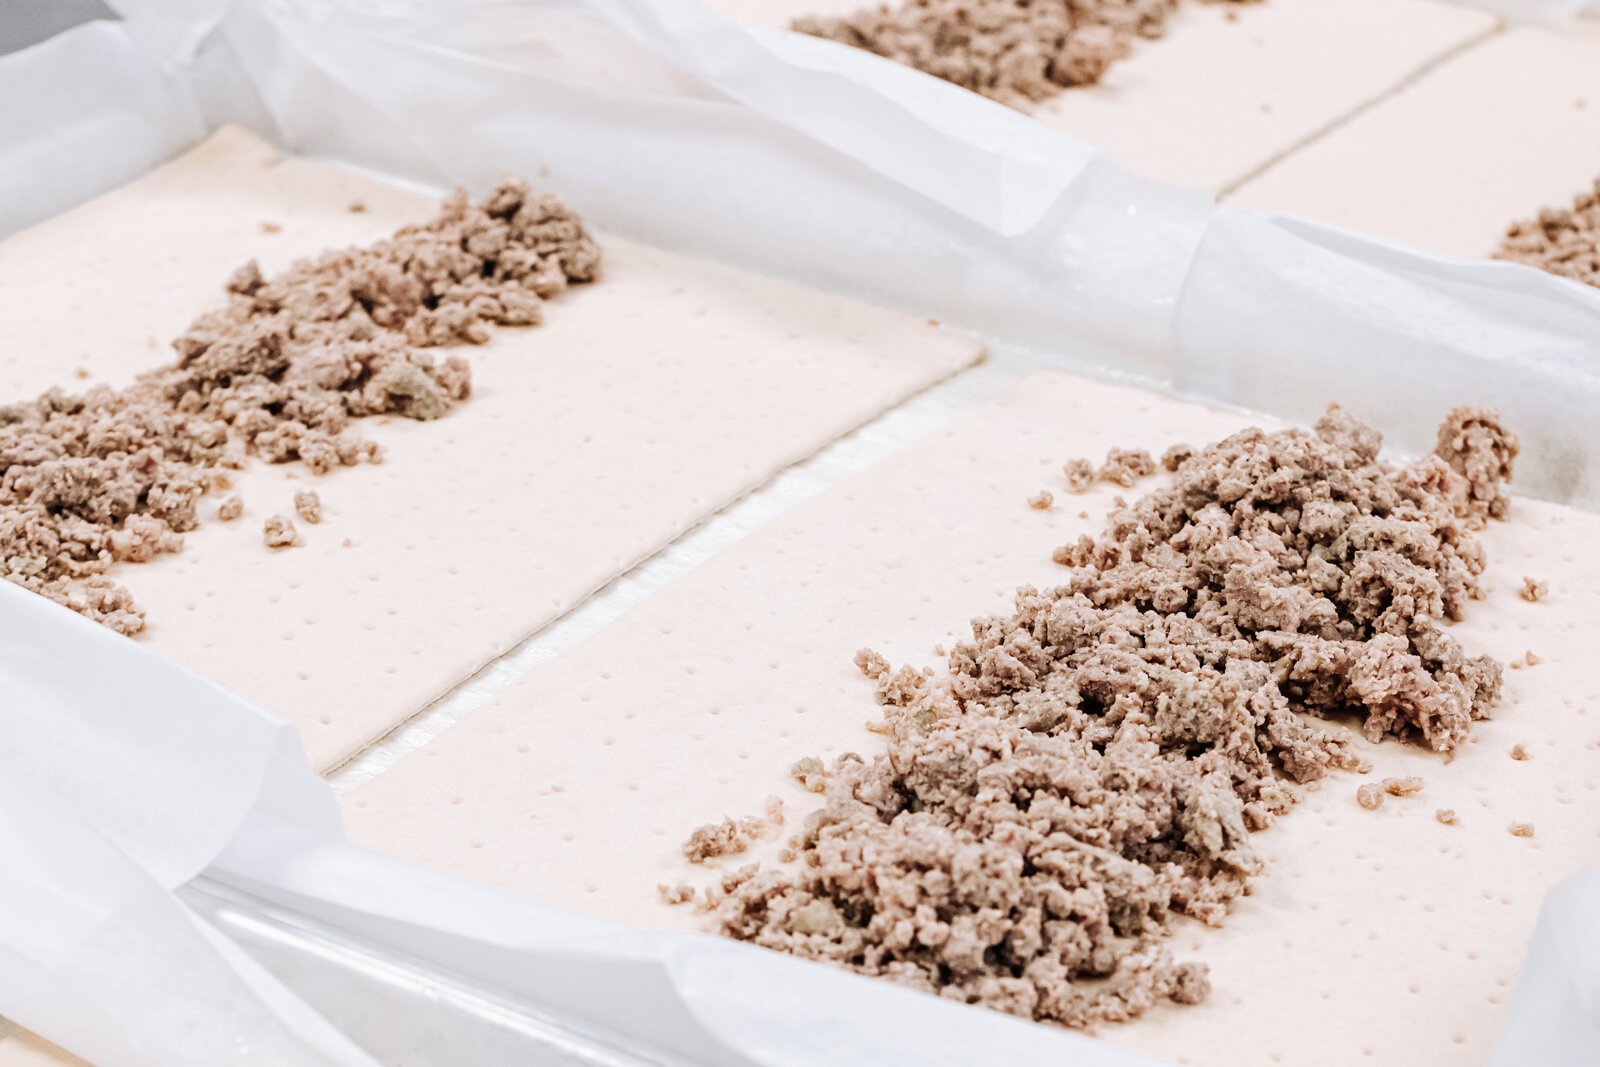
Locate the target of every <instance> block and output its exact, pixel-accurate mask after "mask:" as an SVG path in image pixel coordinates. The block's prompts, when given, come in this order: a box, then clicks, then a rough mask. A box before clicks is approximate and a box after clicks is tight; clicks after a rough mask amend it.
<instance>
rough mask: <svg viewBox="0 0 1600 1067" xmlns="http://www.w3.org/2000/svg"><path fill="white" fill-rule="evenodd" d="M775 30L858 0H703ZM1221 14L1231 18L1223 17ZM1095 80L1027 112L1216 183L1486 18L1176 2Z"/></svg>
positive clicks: (1452, 11)
mask: <svg viewBox="0 0 1600 1067" xmlns="http://www.w3.org/2000/svg"><path fill="white" fill-rule="evenodd" d="M711 6H712V7H715V8H717V9H718V10H720V11H722V12H723V13H724V14H726V15H728V16H729V17H731V18H734V19H736V20H738V21H741V22H746V23H755V24H763V25H773V26H782V25H787V24H788V22H789V20H791V19H793V18H795V17H796V16H799V15H813V14H814V15H845V14H849V13H850V12H852V11H855V10H858V9H860V8H862V7H868V6H871V4H870V2H869V0H711ZM1230 15H1231V16H1232V17H1231V18H1230ZM1168 25H1169V32H1168V33H1167V35H1166V37H1164V38H1162V39H1160V40H1155V41H1140V42H1138V43H1137V44H1136V45H1135V46H1134V51H1133V54H1132V55H1130V56H1128V57H1127V58H1125V59H1123V60H1121V61H1119V62H1118V63H1116V64H1115V65H1114V66H1112V68H1111V69H1110V71H1109V72H1108V73H1107V74H1106V77H1105V79H1104V80H1103V81H1102V82H1101V83H1100V84H1099V85H1096V86H1092V87H1088V88H1082V89H1072V90H1068V91H1067V92H1064V93H1062V94H1060V95H1058V96H1056V97H1054V98H1052V99H1050V100H1048V101H1045V102H1043V103H1041V104H1038V105H1037V106H1035V107H1034V109H1033V114H1034V115H1035V116H1037V117H1038V118H1039V119H1040V120H1041V121H1042V122H1045V123H1047V124H1049V125H1051V126H1054V127H1055V128H1057V129H1059V130H1062V131H1063V132H1065V133H1069V134H1071V135H1072V136H1073V137H1076V138H1078V139H1079V140H1082V141H1084V142H1086V143H1088V144H1091V145H1093V146H1095V147H1096V148H1101V149H1104V150H1106V151H1107V152H1108V153H1109V154H1110V155H1111V157H1112V158H1113V159H1115V160H1116V161H1117V162H1119V163H1121V164H1122V165H1123V166H1125V167H1127V168H1128V169H1129V170H1132V171H1134V172H1135V173H1138V174H1142V175H1145V176H1146V177H1151V178H1160V179H1163V180H1166V181H1174V182H1179V183H1182V184H1184V185H1197V186H1202V187H1204V188H1207V189H1212V190H1220V189H1224V188H1226V187H1228V186H1229V185H1231V184H1232V183H1234V182H1237V181H1239V180H1241V179H1243V178H1244V177H1245V176H1247V175H1248V174H1250V173H1252V172H1253V171H1254V170H1255V169H1256V168H1258V167H1260V166H1262V165H1264V164H1266V163H1268V162H1269V161H1270V160H1272V159H1273V158H1275V157H1276V156H1278V155H1280V154H1281V153H1284V152H1286V151H1288V150H1289V149H1291V148H1293V147H1294V146H1295V145H1297V144H1298V143H1300V142H1301V141H1302V140H1303V139H1305V138H1307V137H1310V136H1311V135H1313V134H1315V133H1316V132H1317V131H1319V130H1321V129H1323V128H1324V127H1326V126H1327V125H1329V124H1330V123H1332V122H1335V121H1336V120H1338V119H1339V118H1341V117H1342V116H1344V115H1347V114H1349V113H1350V112H1352V111H1354V110H1356V109H1357V108H1359V107H1361V106H1362V105H1364V104H1367V103H1370V102H1371V101H1373V100H1376V99H1378V98H1379V97H1381V96H1383V95H1384V94H1385V93H1387V92H1388V91H1390V90H1391V89H1393V88H1394V87H1395V86H1397V85H1399V84H1400V83H1401V82H1403V81H1404V80H1405V79H1406V78H1408V77H1410V76H1412V75H1413V74H1415V73H1416V72H1417V71H1419V70H1421V69H1423V68H1424V67H1425V66H1426V65H1427V64H1429V63H1430V62H1433V61H1434V60H1437V59H1438V58H1439V57H1441V56H1443V55H1446V54H1447V53H1449V52H1450V51H1451V50H1452V49H1455V48H1459V47H1460V46H1462V45H1463V44H1465V43H1466V42H1468V41H1471V40H1472V39H1473V38H1475V37H1478V36H1480V35H1482V34H1484V33H1487V32H1489V31H1490V30H1491V29H1492V28H1493V27H1494V26H1495V18H1494V16H1492V15H1489V14H1487V13H1485V12H1482V11H1476V10H1473V9H1471V8H1469V7H1466V6H1464V5H1462V4H1459V3H1446V2H1443V0H1336V2H1329V0H1265V2H1263V3H1259V4H1237V5H1235V4H1206V3H1199V2H1194V0H1191V2H1188V3H1185V4H1184V5H1183V7H1182V8H1181V9H1180V10H1179V12H1178V13H1177V14H1176V15H1175V16H1173V18H1172V19H1171V21H1170V22H1169V24H1168Z"/></svg>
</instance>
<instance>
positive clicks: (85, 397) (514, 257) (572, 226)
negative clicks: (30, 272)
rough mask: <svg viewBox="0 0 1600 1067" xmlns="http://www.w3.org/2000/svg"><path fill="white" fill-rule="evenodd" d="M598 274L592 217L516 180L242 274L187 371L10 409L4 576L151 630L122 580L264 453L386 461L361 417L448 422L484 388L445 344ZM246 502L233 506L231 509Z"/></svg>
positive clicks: (525, 314) (4, 436)
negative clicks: (359, 241)
mask: <svg viewBox="0 0 1600 1067" xmlns="http://www.w3.org/2000/svg"><path fill="white" fill-rule="evenodd" d="M261 226H262V229H263V230H266V231H267V232H269V233H276V232H277V231H278V229H279V227H278V226H277V224H275V223H271V222H263V223H262V224H261ZM598 271H599V250H598V249H597V247H596V246H595V244H594V241H593V240H592V239H591V238H590V236H589V234H588V232H587V231H586V230H585V229H584V227H583V224H582V223H581V222H580V221H579V220H578V218H577V217H576V216H575V215H573V214H572V213H571V212H570V211H568V210H567V209H566V208H565V207H564V206H563V205H562V204H561V203H560V201H558V200H555V199H553V198H551V197H546V196H537V195H534V194H533V193H531V192H529V191H528V189H527V187H526V186H525V185H524V184H523V183H521V182H520V181H518V180H515V179H507V180H505V181H503V182H502V183H501V184H500V185H499V186H498V187H497V188H496V189H495V190H494V191H493V192H492V193H491V194H490V195H489V197H488V198H487V199H486V200H485V201H483V202H482V203H481V204H471V203H469V202H468V200H467V198H466V195H465V194H464V193H461V192H459V191H458V192H457V193H455V194H454V195H452V196H451V197H450V198H449V199H447V200H446V201H445V203H444V205H443V207H442V208H441V209H440V211H439V213H438V214H437V215H436V216H435V217H434V218H433V219H431V220H429V221H428V222H425V223H423V224H421V225H417V226H407V227H404V228H403V229H401V230H400V231H399V232H397V233H396V234H395V235H394V236H392V237H390V238H387V239H385V240H381V241H377V242H375V243H373V244H371V245H368V246H366V247H362V248H350V249H343V250H340V251H334V252H327V253H324V254H323V255H320V256H316V257H312V258H310V259H305V260H301V261H299V262H297V263H296V264H295V265H294V266H292V267H290V268H289V269H288V270H287V271H285V272H284V273H282V274H279V275H275V276H272V277H270V278H269V277H267V276H265V275H264V274H263V273H262V271H261V269H260V267H259V266H258V265H257V264H256V263H255V262H253V261H252V262H249V263H246V264H244V265H243V266H241V267H240V268H238V269H237V270H235V271H234V272H233V273H232V274H230V275H229V276H228V278H227V279H226V282H225V284H224V290H225V292H226V293H227V303H226V305H225V306H223V307H221V308H219V309H218V310H215V311H211V312H208V313H207V314H205V315H202V316H201V317H200V318H198V319H196V320H195V322H194V323H193V324H192V325H191V326H190V327H189V329H188V330H186V331H185V332H184V333H183V334H182V335H181V336H180V337H178V338H177V340H175V341H174V342H173V348H174V350H175V351H176V354H177V360H176V362H174V363H172V364H170V365H168V366H166V367H162V368H160V369H157V370H154V371H151V372H149V373H147V374H144V375H142V376H140V377H139V378H137V379H136V380H135V381H134V382H133V383H132V384H131V385H129V386H127V387H126V388H124V389H120V390H113V389H110V388H108V387H106V386H95V387H92V388H90V389H88V390H86V391H85V392H84V393H82V394H81V395H71V394H68V393H66V392H64V391H62V390H59V389H53V390H51V391H49V392H47V393H45V394H44V395H42V396H40V397H39V398H37V399H35V400H32V401H28V402H25V403H18V404H11V405H9V406H5V407H0V471H3V472H4V475H5V476H4V478H3V479H0V577H4V578H6V579H8V580H10V581H12V582H14V583H16V584H18V585H21V586H22V587H24V588H26V589H29V590H32V591H33V592H36V593H39V594H40V595H42V596H45V597H47V598H49V599H50V600H53V601H55V602H56V603H59V604H63V605H65V606H67V607H69V608H71V609H73V610H74V611H77V612H80V613H81V614H83V615H86V616H88V617H89V618H91V619H94V620H96V621H98V622H101V623H104V624H105V625H107V626H110V627H111V628H112V629H114V630H116V631H117V632H119V633H124V634H130V635H131V634H135V633H138V632H139V631H140V630H141V629H143V627H144V614H143V612H142V611H140V610H139V608H138V607H137V606H136V605H135V604H134V601H133V596H132V594H131V593H130V592H129V591H128V590H127V589H125V588H123V587H122V586H121V585H119V584H118V583H116V582H114V581H112V580H111V579H110V578H109V577H108V575H107V572H108V571H109V570H110V568H111V567H112V565H114V564H116V563H119V562H142V561H145V560H148V559H151V558H153V557H154V556H155V555H157V554H160V553H164V552H175V551H178V550H179V548H180V546H181V544H182V537H181V535H182V534H184V533H186V532H188V531H189V530H192V529H194V528H195V527H197V526H198V525H199V522H200V518H199V500H200V498H201V497H202V496H204V495H206V494H207V493H210V492H214V491H221V490H224V489H226V488H227V485H228V481H227V478H226V472H227V471H230V470H237V469H239V468H241V467H243V466H244V464H245V462H246V460H247V459H248V458H249V457H250V456H254V457H256V458H258V459H260V460H261V461H263V462H266V463H288V462H292V461H296V460H298V461H299V462H301V463H303V464H304V465H305V466H306V467H307V468H309V469H310V470H311V471H312V472H314V473H323V472H326V471H328V470H331V469H333V468H334V467H339V466H354V465H356V464H359V463H377V462H379V461H380V460H381V459H382V452H381V450H380V449H379V447H378V446H377V444H376V443H374V442H371V441H367V440H364V439H363V438H362V437H361V436H360V434H359V433H358V432H357V430H356V428H355V424H356V422H357V421H358V420H360V419H362V418H364V417H366V416H369V415H381V414H396V415H402V416H409V417H412V418H418V419H430V418H437V417H438V416H440V415H442V414H444V413H445V412H446V411H448V410H450V408H452V407H453V406H454V405H455V404H457V403H459V402H461V401H463V400H465V399H466V398H467V396H468V395H469V393H470V381H469V378H470V375H469V372H468V366H467V364H466V362H465V361H464V360H462V359H461V357H459V356H454V355H450V356H445V357H444V358H442V359H441V358H438V357H437V356H436V355H435V354H434V353H433V352H431V351H430V350H431V349H433V348H437V347H440V346H449V345H455V344H461V343H471V344H476V343H479V342H482V341H484V340H486V339H487V338H488V336H489V332H490V330H491V329H492V328H494V327H500V326H521V325H532V324H535V323H537V322H539V321H540V318H541V316H542V313H543V312H542V308H543V304H544V302H545V301H546V300H547V299H549V298H551V297H554V296H555V295H557V294H558V293H560V292H561V291H563V290H564V289H565V288H566V287H567V286H568V285H569V284H574V283H579V282H586V281H589V280H591V279H593V278H595V277H596V276H597V274H598ZM241 511H242V505H241V504H240V503H239V502H238V500H237V498H229V499H227V500H224V501H223V502H222V504H221V505H220V506H219V508H218V516H219V518H221V519H222V520H223V521H228V520H230V519H233V518H237V517H238V515H239V513H240V512H241ZM280 518H281V517H280ZM269 521H270V520H269ZM307 521H314V520H311V519H309V518H308V519H307ZM274 536H275V535H274V534H272V533H270V532H268V534H267V537H268V540H269V543H270V542H271V540H272V538H273V537H274Z"/></svg>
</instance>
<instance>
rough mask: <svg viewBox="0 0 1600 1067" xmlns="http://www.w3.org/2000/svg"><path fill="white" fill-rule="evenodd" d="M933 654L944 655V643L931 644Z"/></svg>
mask: <svg viewBox="0 0 1600 1067" xmlns="http://www.w3.org/2000/svg"><path fill="white" fill-rule="evenodd" d="M933 654H934V655H935V656H940V657H942V656H944V654H945V651H944V645H934V646H933Z"/></svg>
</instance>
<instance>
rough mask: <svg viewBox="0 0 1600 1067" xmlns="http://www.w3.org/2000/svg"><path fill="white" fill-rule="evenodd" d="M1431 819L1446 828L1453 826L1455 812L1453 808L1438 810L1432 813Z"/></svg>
mask: <svg viewBox="0 0 1600 1067" xmlns="http://www.w3.org/2000/svg"><path fill="white" fill-rule="evenodd" d="M1433 817H1434V818H1435V819H1438V820H1439V821H1440V822H1442V823H1444V825H1446V826H1454V825H1455V824H1456V810H1455V809H1454V808H1440V809H1439V810H1438V811H1436V812H1434V813H1433Z"/></svg>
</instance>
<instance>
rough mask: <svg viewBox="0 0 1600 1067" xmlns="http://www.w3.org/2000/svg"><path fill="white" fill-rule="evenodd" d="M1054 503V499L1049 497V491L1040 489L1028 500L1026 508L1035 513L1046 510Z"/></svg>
mask: <svg viewBox="0 0 1600 1067" xmlns="http://www.w3.org/2000/svg"><path fill="white" fill-rule="evenodd" d="M1055 502H1056V498H1055V497H1054V496H1052V495H1051V493H1050V490H1048V489H1041V490H1039V491H1038V492H1037V493H1035V494H1034V495H1033V496H1030V497H1029V498H1028V506H1029V507H1030V508H1033V509H1034V510H1035V511H1045V510H1048V509H1049V507H1050V505H1051V504H1054V503H1055Z"/></svg>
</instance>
